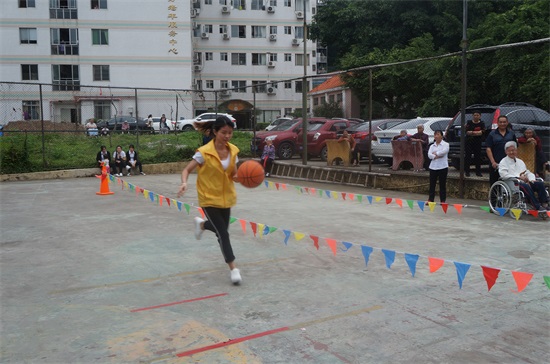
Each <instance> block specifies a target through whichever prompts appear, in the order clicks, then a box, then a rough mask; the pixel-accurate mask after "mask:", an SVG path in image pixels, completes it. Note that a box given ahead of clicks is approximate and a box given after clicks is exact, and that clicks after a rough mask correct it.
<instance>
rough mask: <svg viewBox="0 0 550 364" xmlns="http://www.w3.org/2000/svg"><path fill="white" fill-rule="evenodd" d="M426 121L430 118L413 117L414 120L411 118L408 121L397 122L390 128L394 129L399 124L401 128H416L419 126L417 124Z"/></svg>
mask: <svg viewBox="0 0 550 364" xmlns="http://www.w3.org/2000/svg"><path fill="white" fill-rule="evenodd" d="M426 121H428V120H426V119H412V120H409V121H407V122H404V123H403V124H397V125H395V126H393V127H392V128H389V129H393V128H395V127H397V126H399V129H414V128H416V127H417V125H420V124H424V123H425V122H426ZM386 130H387V129H386Z"/></svg>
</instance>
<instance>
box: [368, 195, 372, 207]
mask: <svg viewBox="0 0 550 364" xmlns="http://www.w3.org/2000/svg"><path fill="white" fill-rule="evenodd" d="M367 200H369V204H371V205H372V196H367Z"/></svg>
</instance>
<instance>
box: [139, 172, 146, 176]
mask: <svg viewBox="0 0 550 364" xmlns="http://www.w3.org/2000/svg"><path fill="white" fill-rule="evenodd" d="M139 173H141V175H142V176H147V175H146V174H145V173H143V172H139Z"/></svg>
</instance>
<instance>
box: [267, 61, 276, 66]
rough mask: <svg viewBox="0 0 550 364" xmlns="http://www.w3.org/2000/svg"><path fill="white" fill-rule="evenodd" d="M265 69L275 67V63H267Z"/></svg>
mask: <svg viewBox="0 0 550 364" xmlns="http://www.w3.org/2000/svg"><path fill="white" fill-rule="evenodd" d="M267 67H269V68H273V67H275V62H273V61H269V62H267Z"/></svg>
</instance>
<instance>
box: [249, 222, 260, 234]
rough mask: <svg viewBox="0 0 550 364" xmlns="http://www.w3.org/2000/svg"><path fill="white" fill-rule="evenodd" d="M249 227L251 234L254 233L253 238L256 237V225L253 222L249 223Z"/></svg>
mask: <svg viewBox="0 0 550 364" xmlns="http://www.w3.org/2000/svg"><path fill="white" fill-rule="evenodd" d="M250 227H251V228H252V232H253V233H254V236H256V229H257V228H258V225H256V223H255V222H252V221H250Z"/></svg>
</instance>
